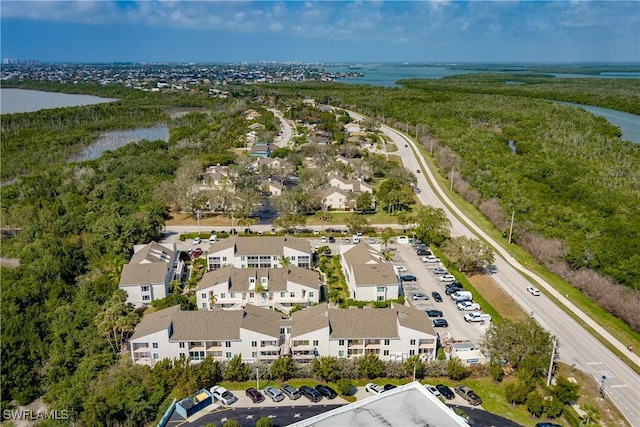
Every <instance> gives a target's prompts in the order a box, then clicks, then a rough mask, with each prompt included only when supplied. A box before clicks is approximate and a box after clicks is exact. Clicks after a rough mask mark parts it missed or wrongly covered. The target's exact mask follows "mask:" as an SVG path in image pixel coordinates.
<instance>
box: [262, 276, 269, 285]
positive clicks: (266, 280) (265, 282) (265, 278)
mask: <svg viewBox="0 0 640 427" xmlns="http://www.w3.org/2000/svg"><path fill="white" fill-rule="evenodd" d="M260 281H261V283H262V284H263V285H266V284H267V283H269V278H268V277H263V278H261V279H260Z"/></svg>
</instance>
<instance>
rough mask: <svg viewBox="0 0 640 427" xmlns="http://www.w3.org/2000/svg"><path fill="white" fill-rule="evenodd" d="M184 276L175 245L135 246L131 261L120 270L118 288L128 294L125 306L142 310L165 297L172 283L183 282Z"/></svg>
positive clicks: (152, 244) (183, 269)
mask: <svg viewBox="0 0 640 427" xmlns="http://www.w3.org/2000/svg"><path fill="white" fill-rule="evenodd" d="M185 273H186V269H185V266H184V262H182V261H181V260H180V253H179V252H178V250H177V248H176V244H175V243H157V242H151V243H148V244H146V245H135V246H134V248H133V256H132V257H131V260H130V261H129V263H128V264H126V265H124V266H123V267H122V273H121V274H120V283H119V285H118V286H119V288H120V289H123V290H124V291H126V292H127V295H128V297H127V302H128V303H131V304H133V305H134V306H136V307H143V306H146V305H149V304H150V303H151V301H153V300H156V299H162V298H165V297H166V296H167V295H168V294H169V293H170V291H171V282H173V281H174V280H178V281H182V280H183V279H184V278H185V277H184V275H185Z"/></svg>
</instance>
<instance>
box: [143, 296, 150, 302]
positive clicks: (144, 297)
mask: <svg viewBox="0 0 640 427" xmlns="http://www.w3.org/2000/svg"><path fill="white" fill-rule="evenodd" d="M150 299H151V297H150V296H149V295H142V301H149V300H150Z"/></svg>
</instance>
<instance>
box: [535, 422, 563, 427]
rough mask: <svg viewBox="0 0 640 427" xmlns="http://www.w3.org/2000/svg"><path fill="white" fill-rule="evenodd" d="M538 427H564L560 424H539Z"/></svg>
mask: <svg viewBox="0 0 640 427" xmlns="http://www.w3.org/2000/svg"><path fill="white" fill-rule="evenodd" d="M536 427H562V426H561V425H560V424H554V423H538V424H536Z"/></svg>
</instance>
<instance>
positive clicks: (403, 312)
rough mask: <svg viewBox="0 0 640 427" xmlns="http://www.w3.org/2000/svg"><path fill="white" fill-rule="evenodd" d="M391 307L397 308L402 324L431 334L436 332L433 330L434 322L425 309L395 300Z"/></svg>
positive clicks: (399, 320)
mask: <svg viewBox="0 0 640 427" xmlns="http://www.w3.org/2000/svg"><path fill="white" fill-rule="evenodd" d="M391 308H393V309H394V310H397V312H398V323H399V324H400V325H401V326H403V327H405V328H409V329H413V330H414V331H419V332H423V333H425V334H429V335H435V334H436V333H435V331H434V330H433V323H432V322H431V320H430V319H429V317H428V316H427V313H425V312H424V311H422V310H418V309H417V308H413V307H407V306H406V305H402V304H397V303H395V302H393V303H391Z"/></svg>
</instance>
